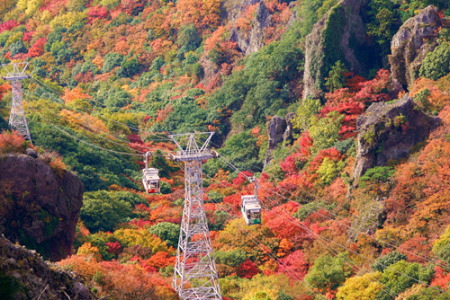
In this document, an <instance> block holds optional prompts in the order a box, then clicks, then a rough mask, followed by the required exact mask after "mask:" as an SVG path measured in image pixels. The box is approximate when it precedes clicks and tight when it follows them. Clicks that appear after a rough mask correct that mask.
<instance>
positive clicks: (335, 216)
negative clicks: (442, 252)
mask: <svg viewBox="0 0 450 300" xmlns="http://www.w3.org/2000/svg"><path fill="white" fill-rule="evenodd" d="M219 158H221V159H223V161H224V162H225V163H226V164H228V166H229V167H230V168H232V169H233V170H235V171H237V172H240V170H239V169H238V168H237V167H235V166H234V165H232V164H231V162H230V161H229V160H227V159H225V158H224V157H223V155H221V156H220V157H219ZM241 161H242V160H241ZM258 170H259V171H261V172H263V170H261V169H260V168H258ZM272 193H273V194H274V195H276V196H278V197H279V198H282V199H285V200H287V201H292V202H295V201H293V200H291V199H289V198H288V197H286V196H284V195H282V194H280V193H278V192H276V191H272ZM309 194H310V195H311V196H313V197H314V196H315V195H313V193H311V192H309ZM295 203H298V202H295ZM277 205H279V203H278V204H277ZM319 208H321V209H323V210H324V211H326V212H327V213H329V214H330V215H332V216H333V217H334V218H337V217H338V216H337V215H336V214H335V213H333V212H331V211H330V210H329V209H327V208H326V207H319ZM315 213H316V214H318V215H320V216H323V217H325V218H327V219H329V220H333V221H334V222H336V223H338V224H340V225H343V226H344V227H346V228H348V229H349V230H350V231H355V228H354V227H352V226H349V225H347V224H345V223H343V222H341V221H339V220H338V219H333V218H331V217H330V216H328V215H325V214H323V213H321V212H320V211H319V210H318V211H315ZM371 225H373V223H372V224H371ZM366 236H368V237H370V238H371V239H373V240H374V241H377V242H380V243H383V244H386V245H388V246H390V247H392V248H395V249H397V250H401V251H403V252H405V253H407V254H410V255H413V256H415V257H417V258H420V259H422V260H424V261H427V262H429V263H432V264H434V265H437V266H440V267H442V268H446V267H445V266H444V265H442V264H441V263H439V262H437V261H436V260H432V259H430V258H427V257H424V256H421V255H419V254H415V253H413V252H411V251H409V250H407V249H403V248H402V247H400V246H396V245H394V244H392V243H389V242H388V241H385V240H382V239H380V238H377V237H375V236H373V235H366ZM447 247H450V245H448V246H447Z"/></svg>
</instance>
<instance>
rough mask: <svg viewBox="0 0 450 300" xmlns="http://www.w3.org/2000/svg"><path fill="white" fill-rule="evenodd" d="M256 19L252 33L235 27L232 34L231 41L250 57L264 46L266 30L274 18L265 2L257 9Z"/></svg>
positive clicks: (261, 2) (260, 3)
mask: <svg viewBox="0 0 450 300" xmlns="http://www.w3.org/2000/svg"><path fill="white" fill-rule="evenodd" d="M254 15H255V17H254V20H253V22H252V23H253V24H252V28H251V30H250V32H243V31H242V30H239V29H238V28H237V27H233V28H232V29H231V32H230V39H231V41H234V42H236V43H237V45H238V47H239V49H240V50H241V51H242V53H244V55H248V54H251V53H254V52H257V51H258V50H259V49H261V47H262V46H263V35H264V28H266V27H268V26H269V25H270V24H271V23H272V16H271V14H270V11H269V9H268V8H267V6H266V5H265V3H264V2H263V1H260V2H259V3H258V6H257V7H256V10H255V13H254Z"/></svg>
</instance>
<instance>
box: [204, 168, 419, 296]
mask: <svg viewBox="0 0 450 300" xmlns="http://www.w3.org/2000/svg"><path fill="white" fill-rule="evenodd" d="M208 177H209V178H210V179H212V180H214V178H212V177H211V176H208ZM219 184H220V185H222V186H224V187H227V186H226V185H224V184H223V183H221V182H219ZM212 201H213V202H215V203H219V202H217V201H214V200H212ZM286 213H287V212H286ZM284 218H285V219H287V220H288V221H290V222H292V219H291V218H288V217H284ZM292 223H293V224H294V225H302V224H297V223H294V222H292ZM301 228H302V229H303V230H305V232H307V233H308V234H309V235H310V236H311V237H316V238H317V239H316V240H317V241H318V242H319V243H321V245H322V246H323V247H324V248H325V249H327V251H328V252H330V253H331V254H332V255H333V256H336V255H337V254H339V253H340V252H339V251H338V250H335V249H334V248H333V247H332V246H330V245H329V243H330V240H328V239H326V238H323V237H322V236H320V235H318V234H315V233H314V232H313V231H312V230H311V229H309V228H308V227H306V226H304V225H302V226H301ZM239 230H240V231H241V233H245V231H244V230H243V229H239ZM250 239H251V240H253V242H254V243H255V245H257V246H259V247H261V245H264V244H262V243H261V241H257V240H255V239H254V238H252V237H250ZM324 240H325V241H324ZM264 246H265V245H264ZM340 246H341V247H344V248H345V249H346V250H350V249H347V248H346V247H345V246H342V245H340ZM261 249H262V250H263V252H265V253H270V255H269V254H268V255H269V257H270V258H271V259H272V260H274V261H275V262H276V263H277V264H278V265H279V266H280V265H283V266H284V267H286V265H285V264H283V263H282V262H280V259H279V258H278V257H277V255H276V254H275V253H274V252H273V251H270V252H268V251H267V249H270V247H268V246H265V248H262V247H261ZM355 254H358V253H355ZM339 259H340V260H341V261H343V262H346V263H348V264H349V265H352V266H353V267H355V268H357V269H360V267H359V266H358V265H356V263H354V262H353V261H352V260H351V259H350V258H344V257H339ZM284 270H285V271H287V273H289V275H291V276H293V277H294V278H295V279H296V281H297V282H300V283H302V284H305V286H307V287H308V289H310V291H312V292H314V290H313V289H312V287H310V286H309V284H308V283H307V282H306V281H304V280H303V279H300V278H298V277H297V276H296V275H295V274H293V273H291V272H290V271H289V270H288V269H287V268H285V269H284ZM404 275H407V274H404ZM410 278H412V277H410ZM412 279H414V278H412ZM374 280H375V281H377V282H378V283H379V284H380V285H381V286H383V292H384V293H388V294H389V295H390V294H391V293H390V292H389V291H388V290H390V289H389V288H388V287H387V286H386V285H385V284H384V283H382V282H381V281H379V280H378V279H374ZM424 283H425V282H424ZM425 284H426V283H425ZM322 296H323V295H322Z"/></svg>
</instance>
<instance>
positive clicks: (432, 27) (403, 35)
mask: <svg viewBox="0 0 450 300" xmlns="http://www.w3.org/2000/svg"><path fill="white" fill-rule="evenodd" d="M441 26H442V21H441V18H440V17H439V13H438V9H437V8H436V7H434V6H428V7H427V8H425V9H423V10H422V11H421V12H420V13H419V14H418V15H417V16H415V17H412V18H410V19H408V20H407V21H406V22H405V23H404V24H403V25H402V26H401V27H400V29H399V31H398V32H397V33H396V34H395V35H394V37H393V39H392V42H391V51H392V55H390V56H389V63H390V64H391V72H392V79H393V81H394V84H396V85H397V86H398V87H399V88H403V89H405V90H407V88H408V86H411V85H412V84H413V83H414V80H415V79H416V78H417V77H418V71H419V69H420V66H421V65H422V61H423V59H424V58H425V56H426V55H427V53H429V52H432V51H433V50H434V48H436V46H437V45H438V42H437V40H438V32H439V28H440V27H441Z"/></svg>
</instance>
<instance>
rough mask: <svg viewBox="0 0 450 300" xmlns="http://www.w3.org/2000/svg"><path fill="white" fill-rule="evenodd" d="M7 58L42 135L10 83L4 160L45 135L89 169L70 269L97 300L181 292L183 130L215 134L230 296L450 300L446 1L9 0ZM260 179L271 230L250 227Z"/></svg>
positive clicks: (215, 180)
mask: <svg viewBox="0 0 450 300" xmlns="http://www.w3.org/2000/svg"><path fill="white" fill-rule="evenodd" d="M0 62H1V63H2V64H9V63H17V62H28V68H27V73H28V74H29V75H30V76H31V77H30V78H29V79H25V80H23V81H22V84H23V98H24V107H25V112H26V117H27V120H28V125H29V128H30V133H31V137H32V141H25V140H23V138H22V137H21V136H19V135H18V133H17V132H14V131H13V132H12V133H11V131H10V129H9V128H8V118H9V113H10V109H11V101H12V93H11V83H10V82H9V81H7V80H0V129H1V130H4V132H3V133H0V155H5V154H8V153H23V152H24V151H25V149H26V148H27V146H31V145H33V146H32V147H33V148H34V149H36V151H37V152H39V153H40V155H41V154H42V155H44V156H45V157H47V159H48V161H49V162H50V164H53V167H54V168H56V169H58V168H59V169H65V168H69V169H70V170H72V171H73V172H74V173H75V174H76V175H77V176H78V178H79V179H80V180H81V181H82V182H83V184H84V186H85V189H86V192H85V193H84V197H83V198H84V199H83V201H84V204H83V207H82V208H81V214H80V221H79V222H78V225H77V230H76V241H75V243H74V245H73V247H74V255H72V256H70V257H68V258H66V259H63V260H61V261H60V262H58V264H59V265H60V266H61V267H63V268H66V269H68V270H71V271H74V272H76V273H77V274H79V276H81V277H82V278H83V279H84V281H85V283H86V284H87V285H89V287H90V289H91V292H92V293H93V294H95V295H96V296H97V297H99V298H101V297H111V298H112V299H131V298H135V299H177V295H176V292H175V291H174V290H173V288H172V287H171V284H172V276H173V270H174V269H173V267H174V264H175V255H176V247H177V243H178V235H179V231H180V222H181V216H182V209H183V198H184V186H183V185H184V181H183V180H184V173H183V166H182V165H181V164H178V163H175V162H173V161H171V160H170V159H168V154H170V153H172V152H173V151H174V150H176V145H175V144H174V143H173V142H172V140H171V139H170V138H169V134H174V133H189V132H194V131H197V132H205V131H213V132H214V133H215V134H214V136H213V139H212V141H211V147H212V148H214V149H215V150H217V152H218V153H219V154H220V157H219V158H217V159H210V160H209V161H208V162H207V163H206V164H205V165H204V166H203V170H204V173H205V177H204V186H205V210H206V213H207V217H208V221H209V228H210V230H211V238H212V243H213V248H214V251H215V258H216V262H217V268H218V272H219V278H220V285H221V289H222V293H223V296H224V299H249V300H250V299H252V300H253V299H280V300H288V299H304V300H306V299H421V300H422V299H423V300H425V299H450V286H449V282H450V266H448V264H450V227H449V226H448V225H449V222H450V201H449V200H450V174H449V171H448V170H450V7H449V3H448V1H447V0H426V1H419V0H341V1H338V0H298V1H272V0H270V1H258V0H255V1H248V0H244V1H242V2H239V1H234V0H178V1H169V0H148V1H146V0H2V1H1V3H0ZM1 72H2V73H1V74H2V76H4V75H5V74H6V73H5V72H6V71H5V68H3V69H2V71H1ZM146 151H151V152H152V153H154V155H153V156H152V159H151V161H150V165H151V166H152V167H155V168H158V169H159V170H160V176H161V177H162V181H161V194H153V195H152V194H150V195H149V194H146V193H145V192H144V188H143V186H142V183H141V174H142V173H141V169H142V168H143V162H142V158H143V154H144V153H145V152H146ZM44 153H45V154H44ZM0 159H1V158H0ZM253 175H254V176H256V178H257V181H258V185H259V192H258V196H259V199H260V201H261V204H262V207H263V214H262V224H261V225H254V226H246V225H245V222H244V220H243V219H242V216H241V212H240V205H241V196H242V195H247V194H251V193H253V189H254V186H253V184H252V183H250V182H249V181H248V177H250V176H253ZM0 188H2V189H3V190H5V191H7V187H0ZM8 188H9V187H8ZM0 195H1V193H0ZM0 200H2V199H1V198H0ZM44 222H46V221H45V220H44ZM55 222H58V221H57V220H56V221H55ZM47 252H48V253H51V252H52V251H47ZM47 258H48V257H47ZM0 275H1V274H0ZM2 279H3V277H2V276H0V283H1V280H2Z"/></svg>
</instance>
